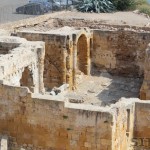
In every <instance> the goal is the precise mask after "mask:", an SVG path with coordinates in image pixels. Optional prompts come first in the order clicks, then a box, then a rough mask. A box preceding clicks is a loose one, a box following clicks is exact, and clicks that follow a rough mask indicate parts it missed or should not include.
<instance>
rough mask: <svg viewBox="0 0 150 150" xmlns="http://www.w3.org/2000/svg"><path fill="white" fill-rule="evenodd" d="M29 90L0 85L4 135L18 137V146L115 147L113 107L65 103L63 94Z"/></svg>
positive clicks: (55, 148) (0, 128)
mask: <svg viewBox="0 0 150 150" xmlns="http://www.w3.org/2000/svg"><path fill="white" fill-rule="evenodd" d="M27 91H28V90H27V89H26V88H16V87H10V86H5V85H0V108H1V109H0V134H5V133H7V135H9V136H12V137H15V138H16V143H17V145H16V146H23V144H26V146H27V145H28V144H32V145H33V147H41V148H42V149H48V148H49V149H50V148H51V149H52V150H77V149H81V150H87V149H88V150H89V149H91V150H92V149H94V150H96V149H101V150H106V149H107V150H111V147H112V121H113V117H112V115H111V113H110V112H109V109H102V108H100V107H96V106H91V105H90V106H88V105H79V104H69V103H65V104H64V101H63V100H64V99H63V98H61V97H58V98H57V97H56V98H55V97H52V96H48V95H45V96H42V95H32V96H31V94H30V93H28V92H27ZM24 146H25V145H24Z"/></svg>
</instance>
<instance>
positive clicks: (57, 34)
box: [17, 28, 92, 90]
mask: <svg viewBox="0 0 150 150" xmlns="http://www.w3.org/2000/svg"><path fill="white" fill-rule="evenodd" d="M70 30H71V31H70ZM17 35H18V36H20V37H24V38H26V39H27V40H31V41H44V42H45V49H46V52H45V63H44V85H45V88H46V89H47V90H49V89H52V88H53V87H55V86H56V87H59V86H61V85H62V84H64V83H68V84H69V85H70V87H71V88H72V87H73V86H75V85H76V83H75V82H76V80H75V78H76V74H77V70H80V71H81V72H83V73H85V74H89V73H90V38H92V36H91V33H90V31H89V30H88V29H81V30H80V29H79V30H76V29H72V28H71V29H70V28H67V29H66V28H64V29H63V28H60V30H54V31H51V32H39V31H38V32H32V31H20V32H18V33H17ZM81 37H83V39H82V38H81ZM81 42H83V44H84V46H82V45H81V44H79V43H81ZM77 43H78V44H77ZM79 45H80V46H79Z"/></svg>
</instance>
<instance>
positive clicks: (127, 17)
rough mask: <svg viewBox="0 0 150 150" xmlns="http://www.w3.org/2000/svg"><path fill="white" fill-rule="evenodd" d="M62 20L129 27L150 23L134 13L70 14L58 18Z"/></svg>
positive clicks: (148, 19) (144, 17)
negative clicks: (87, 21)
mask: <svg viewBox="0 0 150 150" xmlns="http://www.w3.org/2000/svg"><path fill="white" fill-rule="evenodd" d="M57 18H61V19H73V18H76V19H85V20H96V21H100V22H101V23H102V24H109V25H111V24H112V25H129V26H140V27H143V26H146V25H148V24H149V23H150V18H147V17H146V16H144V15H141V14H136V13H134V12H115V13H100V14H96V13H81V12H68V13H65V14H64V15H61V16H57Z"/></svg>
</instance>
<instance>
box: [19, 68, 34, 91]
mask: <svg viewBox="0 0 150 150" xmlns="http://www.w3.org/2000/svg"><path fill="white" fill-rule="evenodd" d="M20 86H26V87H28V88H29V89H30V91H31V92H34V82H33V73H32V71H30V70H29V68H28V67H25V68H24V71H23V72H22V77H21V79H20Z"/></svg>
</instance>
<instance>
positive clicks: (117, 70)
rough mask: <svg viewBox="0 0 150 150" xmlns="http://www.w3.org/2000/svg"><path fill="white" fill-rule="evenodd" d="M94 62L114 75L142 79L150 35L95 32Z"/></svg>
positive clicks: (123, 31) (128, 32)
mask: <svg viewBox="0 0 150 150" xmlns="http://www.w3.org/2000/svg"><path fill="white" fill-rule="evenodd" d="M93 36H94V37H93V51H92V62H93V64H94V66H96V67H98V68H99V69H107V70H108V71H109V72H111V73H113V74H118V75H123V76H134V77H141V76H143V73H144V58H145V49H146V48H147V45H148V43H149V42H150V33H146V32H144V31H143V32H142V31H141V32H140V31H134V30H133V31H131V30H125V29H122V30H117V29H116V30H112V31H111V30H94V31H93Z"/></svg>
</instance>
